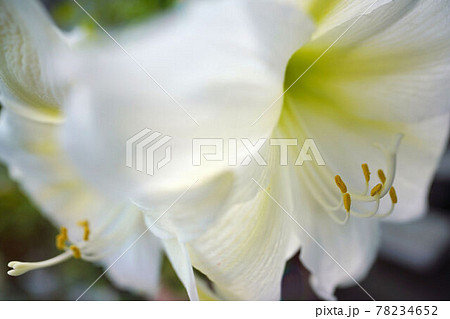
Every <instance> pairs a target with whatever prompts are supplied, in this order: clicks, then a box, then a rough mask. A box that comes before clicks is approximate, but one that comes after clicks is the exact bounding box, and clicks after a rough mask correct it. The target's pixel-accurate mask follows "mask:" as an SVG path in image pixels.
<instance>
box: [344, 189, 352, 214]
mask: <svg viewBox="0 0 450 319" xmlns="http://www.w3.org/2000/svg"><path fill="white" fill-rule="evenodd" d="M343 199H344V208H345V210H346V211H347V212H350V205H351V204H352V199H351V198H350V194H349V193H345V194H344V197H343Z"/></svg>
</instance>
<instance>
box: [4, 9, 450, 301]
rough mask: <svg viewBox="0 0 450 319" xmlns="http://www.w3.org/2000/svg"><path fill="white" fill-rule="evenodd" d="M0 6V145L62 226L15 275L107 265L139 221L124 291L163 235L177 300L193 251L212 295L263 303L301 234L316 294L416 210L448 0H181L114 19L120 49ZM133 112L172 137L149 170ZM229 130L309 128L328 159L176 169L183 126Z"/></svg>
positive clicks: (433, 153) (118, 270) (438, 122)
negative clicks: (141, 157)
mask: <svg viewBox="0 0 450 319" xmlns="http://www.w3.org/2000/svg"><path fill="white" fill-rule="evenodd" d="M0 4H1V8H2V11H1V13H0V26H1V27H2V29H1V30H2V34H1V37H0V41H1V51H0V75H1V79H2V82H1V87H0V89H1V94H2V95H1V101H2V103H3V105H4V107H5V108H4V110H3V111H2V115H1V118H0V119H1V123H0V134H1V143H0V147H1V148H0V152H1V156H2V158H3V160H4V161H5V162H6V163H7V164H8V166H9V168H10V172H11V175H12V176H13V177H14V178H15V179H17V180H18V181H19V182H20V183H21V185H22V186H23V188H24V189H25V191H26V192H27V193H28V194H29V195H30V196H31V197H32V198H33V199H34V200H35V201H36V202H37V203H38V204H39V205H40V206H41V207H42V209H43V211H44V212H46V213H47V214H48V216H49V217H50V218H51V219H52V220H53V221H54V222H55V223H56V224H58V225H61V226H65V227H67V228H63V229H62V232H61V234H60V235H59V236H58V238H57V244H58V246H59V247H60V248H61V249H62V250H64V252H63V254H62V255H60V256H59V257H56V259H51V260H49V261H45V262H42V263H38V264H27V263H19V262H13V263H10V266H11V267H13V268H14V269H13V270H11V271H10V274H12V275H19V274H21V273H24V272H26V271H28V270H31V269H35V268H40V267H45V266H49V265H52V264H55V263H57V262H60V261H62V260H65V259H68V258H70V257H72V256H75V257H81V258H83V259H86V260H92V261H100V262H102V263H103V264H104V265H106V266H109V265H110V264H111V263H112V262H114V261H115V260H116V259H117V257H119V256H120V255H121V254H122V253H123V252H124V251H125V250H126V249H127V248H128V247H129V246H130V244H131V243H133V241H134V240H135V239H136V238H138V237H139V236H140V234H142V233H143V231H145V229H146V227H149V229H150V232H151V233H152V235H150V232H147V233H145V235H144V236H145V237H144V238H140V239H139V240H138V241H136V243H135V245H133V246H132V248H130V251H128V252H127V253H126V254H124V255H123V256H122V257H121V258H120V259H119V260H118V261H117V263H116V264H115V265H114V266H113V267H111V269H110V270H109V272H108V274H109V275H111V276H112V278H113V279H115V280H116V281H117V282H118V283H119V284H120V285H122V286H123V287H129V288H134V289H138V290H143V291H146V292H148V293H153V292H154V291H155V289H156V283H157V278H158V269H159V261H160V255H159V254H160V251H161V250H162V249H163V250H164V251H165V252H166V253H167V255H168V257H169V259H170V260H171V262H172V265H173V266H174V268H175V270H176V272H177V274H178V276H179V277H180V280H181V281H182V282H183V284H184V285H185V287H186V289H187V291H188V294H189V296H190V298H191V299H197V297H198V296H197V290H196V284H195V276H194V272H193V267H194V268H196V269H197V270H199V271H200V272H201V273H203V274H204V275H206V276H207V277H208V278H209V280H210V281H211V282H212V286H213V289H214V293H215V294H216V295H217V296H218V297H220V298H224V299H279V298H280V286H281V278H282V274H283V270H284V266H285V262H286V260H287V259H289V258H290V257H292V256H293V255H294V254H295V253H296V252H297V251H298V250H299V249H300V251H301V253H300V259H301V261H302V263H303V264H304V265H305V266H306V267H307V268H308V270H309V271H310V272H311V284H312V286H313V288H314V289H315V291H316V292H317V293H318V294H319V295H320V296H321V297H323V298H333V293H334V289H335V287H337V286H338V285H346V284H349V283H350V284H351V283H354V281H353V280H359V279H361V278H363V277H364V276H365V275H366V273H367V271H368V269H369V267H370V265H371V264H372V263H373V260H374V258H375V255H376V251H377V246H378V237H379V236H378V228H379V223H380V221H381V220H383V218H384V219H386V220H392V221H405V220H409V219H412V218H416V217H418V216H420V215H421V214H423V213H424V212H425V211H426V196H427V192H428V188H429V184H430V181H431V178H432V176H433V173H434V170H435V168H436V165H437V162H438V160H439V158H440V155H441V153H442V149H443V147H444V144H445V141H446V136H447V132H448V126H449V117H448V112H449V93H448V92H449V89H450V88H449V83H450V82H449V80H450V79H449V75H450V43H449V42H448V41H447V39H448V38H449V36H450V27H449V24H450V23H449V15H450V5H449V4H448V2H447V1H444V0H443V1H439V0H422V1H420V0H391V1H388V0H379V1H373V0H370V1H366V0H361V1H346V0H341V1H329V2H324V1H321V0H311V1H299V2H298V3H297V2H293V1H281V0H280V1H275V0H272V1H270V0H262V1H256V0H255V1H251V0H229V1H225V0H214V1H190V2H187V3H185V4H183V6H182V7H180V8H179V9H178V10H176V11H174V12H172V13H170V14H169V15H167V16H164V17H162V18H160V19H158V20H155V21H152V22H150V23H149V24H145V25H141V26H139V27H137V28H136V29H134V30H131V31H127V32H122V33H118V34H117V35H115V39H117V42H118V43H119V44H120V45H121V46H122V47H119V46H117V45H116V43H111V44H108V42H107V41H106V40H105V42H104V43H101V44H97V45H95V46H93V45H89V44H88V43H84V42H76V41H74V40H71V39H70V38H69V37H67V36H65V35H63V34H61V33H60V32H59V31H58V30H57V29H56V28H55V27H54V26H53V25H52V24H51V22H50V20H49V19H48V18H47V17H46V15H45V14H44V13H43V11H42V9H41V8H39V7H38V6H37V4H36V3H34V2H27V3H24V2H21V1H20V2H19V1H9V0H0ZM336 40H337V41H336ZM124 51H126V52H124ZM286 89H288V90H287V92H286V94H284V96H283V97H282V98H280V97H281V95H282V93H283V92H284V90H286ZM144 128H151V129H152V130H154V131H158V132H162V133H164V134H167V135H169V136H171V137H172V138H173V139H172V149H173V157H172V161H171V163H170V164H169V165H167V167H165V168H164V169H161V170H160V171H158V172H157V174H155V175H154V176H149V175H146V174H142V173H141V172H138V171H135V170H132V169H130V168H128V167H126V165H125V162H126V159H125V156H126V154H125V151H124V150H125V145H126V142H127V140H128V139H129V138H130V137H132V136H134V135H135V134H136V133H137V132H139V131H140V130H142V129H144ZM236 137H240V138H249V139H250V140H252V141H253V145H255V143H256V141H257V140H258V139H259V138H267V137H273V138H296V139H298V140H299V141H301V142H302V141H303V140H304V139H306V138H313V139H314V141H315V143H316V145H317V146H318V149H319V150H320V153H321V155H322V156H323V158H324V160H325V163H326V165H325V166H318V165H317V164H316V163H315V162H314V161H306V162H304V163H303V165H302V166H297V165H295V161H296V155H298V153H299V152H295V149H296V146H290V148H289V154H290V156H291V157H292V158H290V161H289V164H290V165H287V166H283V165H280V162H279V153H283V150H284V149H283V148H282V147H278V148H271V147H266V148H264V149H263V150H262V151H260V153H262V154H263V155H264V157H265V159H266V160H267V165H264V166H259V165H256V163H255V161H252V162H251V163H250V164H249V165H246V166H240V165H236V166H229V165H225V164H223V163H217V162H207V163H205V164H204V165H201V166H193V165H192V139H193V138H222V139H229V138H236ZM300 146H301V143H299V145H298V146H297V147H298V148H299V147H300ZM226 155H228V154H225V156H226ZM245 156H246V153H245V152H239V153H238V161H237V162H238V163H241V160H243V159H245ZM244 161H245V160H244ZM361 165H362V166H361ZM361 168H362V169H361ZM370 170H375V171H376V170H379V171H378V177H374V176H371V175H370ZM378 180H379V181H378ZM393 184H395V189H394V188H393V187H392V186H393ZM397 197H398V199H397ZM78 221H84V222H82V223H81V224H80V225H81V228H80V229H79V230H77V229H76V227H77V226H76V224H77V222H78ZM86 221H87V222H86ZM74 225H75V226H74Z"/></svg>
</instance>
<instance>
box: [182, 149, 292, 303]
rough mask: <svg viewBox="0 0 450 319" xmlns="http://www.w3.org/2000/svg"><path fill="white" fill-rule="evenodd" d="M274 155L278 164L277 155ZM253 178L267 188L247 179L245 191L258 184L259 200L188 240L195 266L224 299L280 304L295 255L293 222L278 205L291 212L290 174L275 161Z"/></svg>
mask: <svg viewBox="0 0 450 319" xmlns="http://www.w3.org/2000/svg"><path fill="white" fill-rule="evenodd" d="M272 155H273V159H274V161H276V160H277V159H276V155H277V154H276V152H274V153H272ZM254 178H256V179H255V181H257V182H258V184H259V185H261V187H263V188H264V190H263V189H261V188H260V186H259V185H258V184H256V183H255V181H253V180H252V177H251V176H247V178H246V180H247V183H248V185H247V186H246V187H250V188H251V187H253V186H254V185H257V186H258V192H257V193H256V194H255V196H254V197H253V198H250V199H249V200H247V201H245V202H238V203H237V204H236V205H234V206H232V207H230V208H229V209H228V210H227V211H225V212H223V216H222V217H221V218H220V219H219V220H218V221H217V222H216V223H215V224H214V225H212V226H211V227H210V228H209V229H208V230H207V231H206V232H205V234H204V235H202V236H200V237H198V238H197V239H195V240H193V241H190V242H188V249H189V253H190V255H191V258H192V263H193V265H194V267H195V268H197V269H198V270H199V271H201V272H202V273H203V274H205V275H206V276H207V277H208V278H209V279H210V280H211V281H212V282H213V287H214V291H215V293H216V294H217V296H219V297H220V298H223V299H229V300H279V299H280V293H281V278H282V276H283V272H284V267H285V263H286V260H287V259H288V258H290V257H291V255H292V242H291V240H292V238H293V237H292V229H293V227H294V225H295V224H293V222H292V220H291V219H290V218H289V217H288V215H287V214H286V212H285V211H284V210H283V209H282V208H281V207H280V206H279V205H278V204H277V203H276V202H275V200H276V201H278V202H279V203H280V204H281V205H282V206H283V208H285V209H286V210H289V211H290V209H291V208H292V204H291V198H290V196H289V195H290V192H289V190H287V189H286V188H285V187H284V186H285V185H286V183H287V180H286V176H285V175H284V174H283V173H282V172H280V171H279V170H278V169H276V168H275V163H274V162H273V163H272V165H271V166H270V167H267V168H266V169H265V170H264V172H263V174H262V175H260V176H259V177H257V176H256V175H254ZM243 186H244V185H243ZM241 191H245V187H242V188H241ZM266 192H267V193H269V194H270V196H272V198H271V197H270V196H269V195H268V194H267V193H266ZM295 249H297V250H298V246H297V247H296V248H295Z"/></svg>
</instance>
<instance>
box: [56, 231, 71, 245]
mask: <svg viewBox="0 0 450 319" xmlns="http://www.w3.org/2000/svg"><path fill="white" fill-rule="evenodd" d="M68 240H69V237H68V235H67V228H66V227H61V229H60V232H59V234H58V235H56V240H55V244H56V248H58V249H59V250H64V249H65V248H66V241H68Z"/></svg>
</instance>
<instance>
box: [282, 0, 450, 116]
mask: <svg viewBox="0 0 450 319" xmlns="http://www.w3.org/2000/svg"><path fill="white" fill-rule="evenodd" d="M449 14H450V6H449V3H448V1H440V0H437V1H428V0H426V1H392V2H389V3H388V4H384V5H382V6H380V7H378V8H377V9H376V10H373V11H372V12H371V13H370V14H367V15H365V16H363V17H362V18H361V19H359V20H358V22H357V23H356V24H354V25H353V26H352V27H351V28H350V29H349V30H348V31H347V32H346V33H345V34H344V35H343V36H342V38H340V39H339V41H337V42H336V43H335V44H334V45H333V46H332V48H331V49H330V50H329V51H328V52H327V53H325V54H324V55H323V56H322V58H320V59H319V60H318V61H317V63H316V64H315V65H314V66H313V67H312V68H311V69H309V70H308V72H307V73H306V74H305V75H304V76H303V77H302V78H301V79H300V80H299V81H298V82H297V83H296V84H295V85H294V86H293V87H292V88H291V90H290V94H291V95H295V96H296V97H297V98H298V99H305V98H308V99H314V100H316V101H319V100H320V101H319V102H320V103H323V104H328V105H329V106H330V110H331V107H332V108H333V110H339V111H346V112H349V113H352V114H355V115H358V116H360V117H364V118H368V119H372V120H386V121H395V120H400V121H417V120H421V119H425V118H427V117H432V116H435V115H438V114H443V113H446V112H448V111H449V106H450V100H449V94H448V92H449V91H450V86H449V85H450V84H449V83H450V42H449V41H447V39H448V38H449V37H450V27H449V26H450V22H449V19H448V16H449ZM356 19H357V17H355V18H353V19H351V20H349V21H347V22H345V23H343V24H341V25H339V26H337V27H335V28H333V29H332V30H330V31H328V32H326V33H325V34H322V35H321V36H319V37H316V38H314V40H313V41H311V42H310V43H308V45H306V46H304V47H302V48H301V49H300V50H299V51H298V52H297V53H296V54H295V56H294V58H293V59H292V60H291V64H290V66H289V67H288V70H287V74H288V75H287V81H286V86H288V85H289V83H292V82H293V81H294V80H295V79H297V78H298V76H300V75H301V74H302V73H303V72H304V70H306V68H307V67H308V66H310V65H311V63H312V62H313V61H314V60H316V59H317V58H318V57H319V56H320V54H322V53H323V52H324V51H325V50H326V49H327V48H328V47H329V46H330V45H331V44H332V43H333V42H334V41H335V40H336V39H338V38H339V36H341V35H342V34H343V33H344V32H345V30H346V29H347V28H349V27H350V25H351V24H352V23H353V22H355V21H356Z"/></svg>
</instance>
